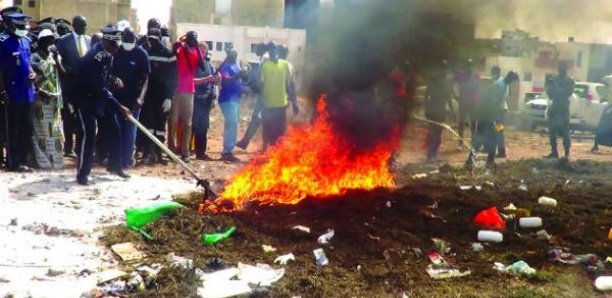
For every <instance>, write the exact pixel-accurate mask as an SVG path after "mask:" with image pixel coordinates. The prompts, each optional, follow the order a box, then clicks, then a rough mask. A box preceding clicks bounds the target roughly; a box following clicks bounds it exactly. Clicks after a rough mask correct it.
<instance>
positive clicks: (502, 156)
mask: <svg viewBox="0 0 612 298" xmlns="http://www.w3.org/2000/svg"><path fill="white" fill-rule="evenodd" d="M495 157H496V158H506V153H499V154H497V155H496V156H495Z"/></svg>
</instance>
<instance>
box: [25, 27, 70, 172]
mask: <svg viewBox="0 0 612 298" xmlns="http://www.w3.org/2000/svg"><path fill="white" fill-rule="evenodd" d="M54 44H55V35H54V34H53V32H52V31H51V30H49V29H44V30H42V31H41V32H40V33H39V35H38V45H39V46H38V49H37V51H36V52H35V53H34V54H32V57H31V60H32V67H33V68H34V71H35V72H36V74H37V78H36V81H35V86H36V102H35V103H34V119H33V124H34V125H33V127H34V132H33V135H32V145H33V146H32V147H33V152H34V166H36V167H37V168H41V169H61V168H62V167H63V165H64V161H63V152H64V151H63V144H64V136H63V134H62V129H61V119H60V109H61V107H62V97H61V90H60V87H59V79H58V76H59V72H60V71H63V70H62V68H61V64H60V63H59V60H60V57H59V55H58V54H57V50H56V49H55V46H54Z"/></svg>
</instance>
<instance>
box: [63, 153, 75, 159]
mask: <svg viewBox="0 0 612 298" xmlns="http://www.w3.org/2000/svg"><path fill="white" fill-rule="evenodd" d="M64 157H68V158H72V159H77V158H78V156H77V154H76V152H74V151H68V152H65V153H64Z"/></svg>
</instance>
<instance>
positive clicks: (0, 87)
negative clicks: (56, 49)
mask: <svg viewBox="0 0 612 298" xmlns="http://www.w3.org/2000/svg"><path fill="white" fill-rule="evenodd" d="M3 19H5V24H6V33H5V34H3V35H1V36H0V101H1V102H3V103H4V105H5V106H4V108H5V113H6V120H5V121H6V123H5V126H6V127H5V129H6V131H7V136H6V143H7V148H8V156H7V159H8V163H7V166H8V169H9V171H18V172H26V171H30V169H29V168H28V167H27V166H26V162H27V155H28V152H29V148H30V145H31V138H32V118H33V115H34V114H33V113H34V109H33V102H34V86H33V84H32V81H33V80H34V78H35V77H36V74H35V73H34V71H33V70H32V65H31V62H30V41H29V40H28V39H27V38H25V36H26V35H27V34H28V29H29V25H28V20H29V19H30V17H28V16H25V15H23V14H21V13H9V14H6V15H4V16H3Z"/></svg>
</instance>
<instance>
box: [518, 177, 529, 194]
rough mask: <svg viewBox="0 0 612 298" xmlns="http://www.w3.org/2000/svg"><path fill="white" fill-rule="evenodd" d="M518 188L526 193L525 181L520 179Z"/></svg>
mask: <svg viewBox="0 0 612 298" xmlns="http://www.w3.org/2000/svg"><path fill="white" fill-rule="evenodd" d="M518 188H519V189H520V190H522V191H527V184H525V180H523V179H521V183H520V184H519V187H518Z"/></svg>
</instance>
